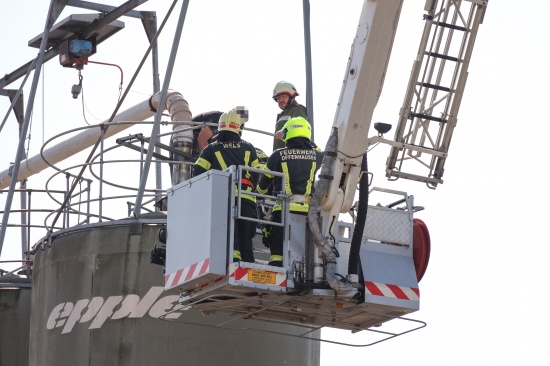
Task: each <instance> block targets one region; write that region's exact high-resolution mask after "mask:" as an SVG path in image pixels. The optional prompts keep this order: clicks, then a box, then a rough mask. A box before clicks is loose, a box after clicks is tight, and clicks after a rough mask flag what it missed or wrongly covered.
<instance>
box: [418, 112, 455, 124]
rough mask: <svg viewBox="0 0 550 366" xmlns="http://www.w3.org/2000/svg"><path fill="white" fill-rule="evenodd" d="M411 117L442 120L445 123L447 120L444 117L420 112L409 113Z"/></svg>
mask: <svg viewBox="0 0 550 366" xmlns="http://www.w3.org/2000/svg"><path fill="white" fill-rule="evenodd" d="M410 116H411V117H412V118H417V117H418V118H422V119H429V120H430V121H436V122H442V123H447V120H446V119H443V118H438V117H433V116H430V115H429V114H422V113H411V115H410Z"/></svg>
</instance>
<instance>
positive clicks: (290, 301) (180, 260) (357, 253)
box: [156, 0, 487, 346]
mask: <svg viewBox="0 0 550 366" xmlns="http://www.w3.org/2000/svg"><path fill="white" fill-rule="evenodd" d="M464 5H466V6H464ZM486 5H487V2H486V1H477V0H473V1H453V0H445V1H442V2H441V4H440V3H439V1H437V0H428V1H426V5H425V10H426V12H427V13H426V15H425V16H424V21H425V22H426V29H425V31H424V34H423V36H422V40H421V45H420V49H421V51H419V57H418V58H417V59H416V60H415V62H414V65H413V72H412V73H411V82H409V87H408V90H407V94H406V97H405V102H404V107H403V108H402V109H401V113H400V119H399V123H398V126H397V131H396V135H395V140H394V141H392V140H388V139H385V138H384V137H383V134H384V133H387V132H388V131H389V130H390V129H391V126H389V125H386V124H382V123H379V124H375V126H374V127H375V129H376V130H377V131H378V135H377V136H374V137H371V138H369V136H368V133H369V129H370V124H371V119H372V115H373V111H374V108H375V107H376V103H377V101H378V98H379V96H380V94H381V92H382V87H383V83H384V77H385V74H386V70H387V65H388V62H389V58H390V55H391V49H392V45H393V40H394V36H395V33H396V29H397V25H398V23H399V16H400V12H401V6H402V0H386V1H373V0H365V1H364V4H363V8H362V12H361V16H360V19H359V25H358V28H357V33H356V36H355V38H354V41H353V44H352V49H351V53H350V57H349V60H348V64H347V68H346V72H345V75H344V82H343V86H342V91H341V94H340V97H339V101H338V106H337V110H336V114H335V117H334V122H333V126H332V133H331V135H330V136H329V139H328V142H327V145H326V147H325V149H324V154H325V156H324V159H323V163H322V167H321V169H320V172H319V174H318V179H317V181H316V187H315V194H314V195H313V196H312V198H311V202H310V209H309V213H308V215H307V217H306V216H300V215H293V214H290V213H289V210H288V202H289V197H288V196H287V195H285V194H283V193H282V192H274V193H273V195H269V196H264V195H260V194H257V199H258V200H263V201H264V202H265V203H266V204H274V203H280V204H282V207H283V213H284V214H283V215H282V220H281V222H276V223H274V222H267V221H263V220H261V219H251V220H253V221H256V222H257V223H258V224H266V223H269V224H272V225H280V226H283V227H284V229H285V242H284V251H283V253H284V261H283V267H282V268H280V267H273V266H270V265H268V263H267V260H261V259H257V260H256V262H255V263H246V262H232V253H233V232H234V226H235V220H236V219H248V218H246V217H243V216H241V214H240V207H239V202H240V199H235V198H240V195H241V192H240V191H239V190H237V192H235V190H234V189H233V188H232V187H233V186H235V182H239V181H240V177H241V176H242V174H243V170H251V171H253V172H258V173H261V171H260V170H257V169H254V168H247V167H234V166H232V167H229V168H228V169H227V170H224V171H208V172H206V173H204V174H202V175H200V176H197V177H193V178H191V179H189V180H186V181H184V182H181V183H179V184H177V185H175V186H173V187H171V188H170V189H168V190H167V202H168V216H167V227H166V231H161V232H159V240H160V241H161V242H165V243H166V248H165V253H164V254H163V255H165V258H161V260H160V261H159V264H160V263H162V264H163V265H164V267H165V291H167V292H170V293H175V294H178V295H179V303H180V305H181V306H183V307H184V308H185V309H197V310H199V311H201V312H202V313H203V314H205V315H207V314H210V313H212V312H218V311H224V312H229V313H231V314H234V319H235V320H237V319H257V320H265V321H270V322H281V323H283V324H293V325H301V326H303V328H304V331H303V332H302V333H299V334H289V335H291V336H295V337H302V338H310V339H311V338H313V339H316V338H314V337H315V336H314V335H316V334H317V333H315V332H316V331H317V330H319V329H321V328H323V327H333V328H338V329H344V330H349V331H351V332H360V331H363V330H369V331H375V332H376V329H378V327H380V326H381V325H382V324H384V323H386V322H388V321H390V320H400V321H402V322H404V323H406V325H407V326H406V327H405V330H402V331H398V332H380V333H382V334H383V340H385V339H389V338H393V337H395V336H398V335H401V334H404V333H408V332H410V331H412V330H416V329H420V328H422V327H424V326H425V323H423V322H421V321H418V320H414V319H410V318H408V317H406V315H407V314H410V313H412V312H415V311H417V310H418V309H419V301H420V291H419V286H418V282H419V281H420V279H421V278H422V276H423V275H424V272H425V270H426V267H427V262H428V259H429V249H430V242H429V233H428V230H427V227H426V225H425V224H424V223H423V222H422V221H421V220H418V219H416V218H414V213H415V206H414V200H413V196H412V195H408V194H407V193H406V192H401V191H396V190H391V189H385V188H379V187H372V188H371V187H369V180H368V176H369V175H370V174H371V173H370V172H369V171H368V165H367V156H366V153H367V149H368V147H369V144H370V145H372V144H374V143H376V142H383V143H386V144H388V145H390V146H391V153H390V158H389V159H388V168H387V171H386V174H387V176H388V177H389V178H392V179H397V178H400V177H403V178H407V179H413V178H414V179H415V180H418V181H422V182H426V183H427V184H428V185H429V186H430V187H435V186H436V185H437V184H438V183H441V182H442V181H441V180H440V178H441V175H442V173H443V165H444V161H445V158H446V157H447V151H448V146H449V143H450V140H451V137H452V129H453V128H454V126H455V125H456V115H457V112H458V107H459V105H460V100H461V97H462V92H463V90H464V86H465V83H466V76H467V66H468V63H469V60H470V57H471V52H472V47H473V44H474V41H475V35H476V33H477V28H478V26H479V24H480V23H481V20H482V18H483V13H484V11H485V8H486ZM468 6H469V10H468V11H466V12H464V8H466V7H468ZM458 32H461V33H462V35H463V37H462V42H461V46H460V47H459V48H458V49H459V52H458V54H457V55H456V56H452V55H451V47H450V45H451V40H452V38H453V36H454V34H455V33H458ZM428 45H429V47H428ZM451 63H453V64H454V65H455V68H454V70H453V72H451V75H452V77H451V79H450V84H449V86H446V87H444V86H443V76H444V75H446V71H445V70H444V69H445V66H446V65H447V64H451ZM419 75H422V77H423V78H422V79H420V80H421V81H417V79H418V77H419ZM428 91H429V93H428ZM440 93H446V95H441V94H440ZM415 97H416V100H415V102H414V103H413V100H414V98H415ZM410 105H413V106H414V108H409V106H410ZM442 105H445V106H446V107H445V108H444V109H443V110H444V111H445V112H437V113H440V114H438V115H436V107H439V106H442ZM436 124H437V125H438V126H437V127H439V131H438V132H436V136H435V137H433V136H432V135H431V134H430V133H428V130H427V128H428V127H430V126H431V127H435V125H436ZM411 156H412V157H414V158H413V159H412V160H419V159H420V157H424V156H429V157H431V162H430V164H428V165H431V166H432V168H430V169H431V170H430V172H429V173H428V174H426V177H425V178H422V177H421V176H420V175H412V174H409V173H405V172H403V170H402V167H403V162H404V161H406V160H408V158H409V157H411ZM271 174H274V175H277V174H278V173H274V172H271ZM280 176H281V178H282V179H284V175H283V174H281V175H280ZM236 186H237V187H239V186H240V185H239V184H237V185H236ZM283 186H284V184H283ZM358 186H359V199H358V201H357V202H355V203H354V200H355V199H356V193H357V191H358V189H357V187H358ZM378 193H381V194H384V195H389V196H390V197H391V198H390V201H389V202H384V203H383V204H381V203H380V202H379V203H378V204H376V205H372V204H371V205H369V204H368V200H369V198H368V197H369V195H370V194H378ZM184 206H187V207H193V208H194V209H193V210H192V211H190V210H184V209H179V207H184ZM350 212H352V213H354V214H353V215H352V217H353V219H354V220H353V222H352V223H349V222H344V221H341V220H340V219H339V218H340V215H341V214H348V213H350ZM367 212H368V215H367ZM208 224H210V227H208V226H207V225H208ZM205 225H206V226H205ZM197 227H200V228H201V230H197V229H196V228H197ZM260 245H261V244H260ZM156 253H157V254H158V253H159V251H157V252H156ZM256 258H258V256H256ZM215 326H218V327H229V328H231V326H232V320H229V321H227V320H226V321H224V323H223V324H216V325H215ZM274 332H276V331H274ZM379 341H380V340H377V341H375V342H371V343H367V344H362V345H363V346H365V345H370V344H373V343H378V342H379ZM333 343H339V342H338V341H333Z"/></svg>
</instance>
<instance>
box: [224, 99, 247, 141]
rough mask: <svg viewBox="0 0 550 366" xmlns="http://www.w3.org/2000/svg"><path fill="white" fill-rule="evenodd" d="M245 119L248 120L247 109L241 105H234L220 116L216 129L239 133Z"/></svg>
mask: <svg viewBox="0 0 550 366" xmlns="http://www.w3.org/2000/svg"><path fill="white" fill-rule="evenodd" d="M246 121H248V109H247V108H246V107H242V106H238V107H235V108H233V109H232V110H230V111H229V112H225V113H223V114H222V115H221V116H220V120H219V121H218V131H231V132H235V133H236V134H239V135H240V134H241V133H242V130H243V129H244V123H245V122H246Z"/></svg>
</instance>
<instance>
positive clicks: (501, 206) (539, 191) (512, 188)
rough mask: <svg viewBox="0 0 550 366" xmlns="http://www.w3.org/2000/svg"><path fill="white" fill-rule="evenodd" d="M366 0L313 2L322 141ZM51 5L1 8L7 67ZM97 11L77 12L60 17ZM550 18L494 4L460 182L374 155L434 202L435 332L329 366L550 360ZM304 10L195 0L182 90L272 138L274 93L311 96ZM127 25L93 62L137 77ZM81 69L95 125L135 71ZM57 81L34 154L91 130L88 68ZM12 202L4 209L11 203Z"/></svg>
mask: <svg viewBox="0 0 550 366" xmlns="http://www.w3.org/2000/svg"><path fill="white" fill-rule="evenodd" d="M104 3H109V4H113V5H119V4H120V3H122V2H119V1H109V2H104ZM168 3H169V2H168V1H150V2H148V3H146V4H144V5H142V6H141V8H140V9H141V10H154V11H157V15H158V23H159V24H160V22H161V21H162V19H163V18H164V15H165V13H166V9H167V4H168ZM362 3H363V1H361V0H347V1H340V2H333V1H330V2H329V1H321V0H311V18H312V19H311V22H312V49H313V86H314V92H313V97H314V115H315V126H316V130H315V134H316V142H317V143H318V144H319V145H320V146H324V144H325V141H326V138H327V136H328V133H329V132H330V126H331V125H332V119H333V117H334V112H335V108H336V103H337V100H338V96H339V93H340V88H341V84H342V78H343V75H344V71H345V67H346V62H347V58H348V55H349V50H350V45H351V42H352V39H353V37H354V35H355V29H356V26H357V21H358V19H359V14H360V10H361V6H362ZM48 4H49V2H48V1H43V0H25V1H20V2H16V3H13V2H10V3H9V4H7V3H5V4H4V3H2V4H0V9H1V12H2V14H3V15H4V16H3V21H2V25H1V27H2V30H3V36H2V37H0V49H1V50H3V52H2V57H1V58H0V72H1V73H2V74H5V73H9V72H11V71H13V70H15V69H16V68H17V67H19V66H21V65H22V64H24V63H25V62H27V61H29V60H30V59H31V58H33V57H34V56H35V55H36V52H37V50H36V49H31V48H28V47H27V41H28V40H30V39H31V38H33V37H34V36H36V35H37V34H39V33H41V32H42V30H43V27H44V22H45V19H46V13H47V8H48ZM423 5H424V1H420V0H417V1H412V0H409V1H405V2H404V5H403V9H402V13H401V20H400V23H399V26H398V31H397V36H396V39H395V43H394V47H393V53H392V56H391V61H390V64H389V68H388V74H387V77H386V82H385V85H384V89H383V93H382V97H381V99H380V102H379V105H378V107H377V109H376V110H375V114H374V118H373V121H384V122H387V123H392V124H393V125H394V126H395V125H396V123H397V119H398V112H399V108H400V107H401V104H402V101H403V96H404V92H405V89H406V86H407V82H408V79H409V72H410V68H411V65H412V61H413V59H414V57H415V55H416V51H417V48H418V43H419V40H420V33H421V31H422V28H423V21H422V15H423V13H424V12H423ZM180 8H181V6H180V5H179V4H178V5H176V9H175V12H176V14H175V15H176V16H174V17H173V19H172V20H171V21H170V23H169V25H168V26H167V29H166V30H165V34H164V35H163V36H162V37H161V40H160V46H161V52H160V68H161V82H162V81H163V79H164V71H163V70H164V69H165V68H166V64H167V61H168V55H169V52H170V48H171V42H172V40H171V39H172V36H171V34H173V30H174V28H175V22H176V18H177V14H178V13H179V10H180ZM31 9H32V11H31ZM85 12H87V11H83V10H78V9H74V8H69V9H67V10H65V12H64V13H63V15H62V16H60V18H59V19H62V18H64V17H65V16H66V15H67V14H69V13H85ZM549 13H550V5H549V3H548V2H546V1H543V0H532V1H525V2H521V3H519V2H517V1H510V0H501V1H496V0H492V1H490V4H489V6H488V9H487V13H486V16H485V21H484V24H482V26H481V28H480V31H479V36H478V40H477V42H476V47H475V49H474V52H473V57H472V62H471V65H470V68H469V70H470V76H469V79H468V83H467V85H466V92H465V96H464V98H463V101H462V106H461V109H460V112H459V114H458V127H457V129H456V130H455V134H454V137H453V142H452V144H451V149H450V154H449V159H448V162H447V165H446V171H445V175H444V181H445V182H444V184H443V185H441V186H440V187H438V188H437V190H435V191H433V190H429V189H427V188H426V187H425V185H423V184H419V183H411V182H402V181H397V182H388V181H386V179H385V178H384V169H385V158H386V156H387V153H388V149H387V148H386V147H378V148H376V149H375V150H374V151H373V153H372V154H371V155H370V156H369V168H370V171H372V172H373V173H374V174H375V180H374V184H375V185H376V186H380V187H385V188H391V189H396V190H403V191H406V192H407V193H408V194H412V195H414V196H415V203H416V204H418V205H421V206H424V207H425V208H426V209H425V210H424V211H422V212H419V213H418V215H417V217H419V218H421V219H422V220H423V221H424V222H425V223H426V224H427V225H428V229H429V231H430V234H431V242H432V252H431V258H430V264H429V266H428V270H427V272H426V275H425V276H424V278H423V280H422V281H421V283H420V291H421V305H420V306H421V310H420V311H418V312H416V313H413V314H412V315H411V317H412V318H415V319H420V320H422V321H425V322H427V323H428V326H427V327H426V328H424V329H421V330H419V331H416V332H413V333H411V334H407V335H404V336H402V337H398V338H396V339H393V340H390V341H387V342H384V343H381V344H378V345H375V346H371V347H367V348H350V347H343V346H333V345H326V344H323V345H322V347H321V365H323V366H326V365H330V364H334V363H337V364H338V365H345V364H361V365H363V364H365V365H366V364H376V365H394V364H406V365H466V364H469V365H498V364H504V363H507V364H527V365H546V364H548V362H549V360H550V348H549V347H548V345H547V338H548V336H547V332H546V330H547V329H548V327H549V326H550V320H549V316H548V315H547V313H546V311H545V310H544V309H545V307H544V306H543V305H545V303H546V302H545V301H546V299H547V298H548V295H547V294H546V290H544V289H545V288H546V283H545V282H544V281H545V280H548V279H549V278H550V270H549V265H548V263H549V262H550V248H549V246H550V240H549V230H548V227H549V225H548V220H549V219H550V215H549V214H548V213H547V209H548V207H549V205H550V198H549V197H548V194H547V191H548V188H547V187H548V183H547V181H546V179H547V178H546V176H547V175H548V167H547V161H546V159H547V158H548V155H549V154H548V148H547V147H546V143H547V138H548V135H549V133H550V118H549V117H548V112H547V110H548V108H547V106H548V101H549V100H550V91H549V88H548V85H549V84H550V71H549V70H548V65H550V56H548V52H547V51H548V50H547V48H548V46H547V45H548V41H549V37H550V31H549V30H548V27H547V15H548V14H549ZM7 14H9V16H7ZM301 16H302V1H300V0H280V1H277V2H269V1H244V0H242V1H240V0H238V1H221V0H201V1H191V2H190V6H189V10H188V15H187V19H186V22H185V26H184V30H183V34H182V40H181V46H180V49H179V52H178V59H177V63H176V67H175V69H174V74H173V78H172V82H171V85H170V86H171V88H172V89H175V90H177V91H180V92H181V93H182V94H183V95H184V96H185V97H186V98H187V100H188V102H189V104H190V107H191V110H192V112H193V113H194V114H198V113H201V112H205V111H209V110H214V109H218V110H222V111H225V110H228V109H230V108H232V107H234V106H236V105H246V106H248V107H249V108H250V114H251V119H250V122H249V124H248V126H249V127H251V128H258V129H264V130H267V131H270V132H271V130H272V128H273V124H274V119H275V114H276V113H278V107H277V106H276V104H275V103H274V102H273V101H272V100H271V93H272V89H273V86H274V84H275V83H276V82H277V81H279V80H282V79H284V80H288V81H291V82H293V83H294V84H295V85H296V87H297V88H298V91H299V92H300V94H301V95H300V97H298V100H299V101H301V102H303V103H305V96H306V95H305V88H306V85H305V69H304V61H303V36H302V31H303V28H302V20H301ZM124 21H125V23H126V27H125V29H124V30H123V31H122V32H121V34H120V35H117V36H115V37H113V38H112V39H110V40H108V41H106V42H105V43H104V44H102V45H100V46H99V47H98V52H97V54H96V55H94V56H93V57H92V59H93V60H94V61H101V62H108V63H115V64H117V65H120V66H121V68H122V69H123V70H124V86H126V85H127V83H128V82H129V80H130V78H131V76H132V74H133V72H134V70H135V69H136V66H137V64H138V63H139V61H140V59H141V57H142V55H143V53H144V51H145V49H146V47H147V44H146V38H145V34H144V32H143V31H142V28H141V25H140V24H139V21H137V20H136V19H125V20H124ZM82 75H83V77H84V95H85V101H86V105H87V112H86V118H87V120H88V122H89V123H91V124H95V123H98V122H100V121H102V120H104V119H107V118H108V117H109V115H110V114H111V111H112V109H113V108H114V106H115V104H116V101H117V99H116V98H117V96H118V84H119V81H120V73H119V71H118V69H116V68H112V67H105V66H97V65H89V66H86V67H85V68H84V70H83V72H82ZM43 80H44V90H46V92H45V94H44V93H42V86H41V87H40V88H39V92H38V94H37V97H36V102H35V109H34V115H33V123H32V126H31V130H30V133H31V136H32V137H31V144H30V150H29V155H30V156H34V155H36V154H37V153H39V151H40V146H41V143H42V141H43V140H44V139H48V138H50V137H51V136H53V135H55V134H56V133H59V132H61V131H63V130H68V129H71V128H76V127H82V126H85V121H84V119H83V117H82V105H81V99H78V100H74V99H72V97H71V94H70V89H71V86H72V85H73V84H74V83H76V82H77V81H78V76H77V73H76V71H75V70H72V69H63V68H62V67H60V66H59V64H58V63H57V61H56V60H52V61H50V62H49V63H47V65H46V66H45V68H44V79H43ZM19 83H20V81H18V82H16V83H14V84H12V85H11V86H10V88H17V87H18V86H19ZM28 83H29V84H30V80H29V82H28ZM41 85H42V82H41ZM151 85H152V84H151V76H150V66H149V64H146V67H145V72H142V74H141V76H140V77H139V79H138V81H137V83H136V85H135V86H134V87H133V88H132V92H131V93H130V94H129V100H128V102H126V103H125V104H124V105H125V106H126V107H130V106H132V105H134V104H136V103H137V102H140V101H142V100H145V99H146V98H148V97H149V96H150V94H151V91H152V86H151ZM26 95H27V96H28V91H26ZM8 106H9V103H8V101H7V98H5V97H2V98H0V111H1V116H2V118H3V117H4V115H5V113H6V112H5V111H6V110H7V107H8ZM122 109H125V108H124V107H123V108H122ZM164 128H165V127H164ZM15 131H16V123H15V119H14V118H13V117H10V119H9V120H8V123H7V125H6V127H5V128H4V130H2V132H1V134H0V144H1V146H2V155H1V157H0V170H4V169H6V168H7V167H8V164H9V162H12V161H13V160H14V157H15V147H16V140H17V135H16V133H15ZM43 131H44V132H43ZM164 131H166V130H164ZM371 134H374V133H371ZM390 136H393V131H392V132H391V133H390ZM244 138H245V139H247V140H249V141H251V142H253V143H254V144H255V145H257V146H258V147H260V148H263V149H264V150H266V152H270V151H271V142H270V138H269V137H263V136H260V135H256V134H251V133H250V132H245V135H244ZM36 179H37V181H38V180H39V179H38V178H36ZM32 183H34V181H33V182H31V183H30V184H32ZM167 184H169V182H168V181H166V183H165V185H167ZM35 188H38V187H35ZM1 205H2V209H3V207H4V198H3V197H2V201H1ZM19 251H20V249H19V243H18V242H17V241H14V240H11V241H7V242H6V243H5V244H4V248H3V251H2V257H1V259H2V260H7V259H19ZM2 268H9V267H8V266H2ZM326 334H327V335H329V334H330V332H327V333H326ZM346 339H347V338H346ZM353 341H354V340H353V338H351V339H350V342H353Z"/></svg>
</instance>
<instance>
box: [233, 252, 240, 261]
mask: <svg viewBox="0 0 550 366" xmlns="http://www.w3.org/2000/svg"><path fill="white" fill-rule="evenodd" d="M233 259H238V260H241V259H242V258H241V252H240V250H233Z"/></svg>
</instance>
